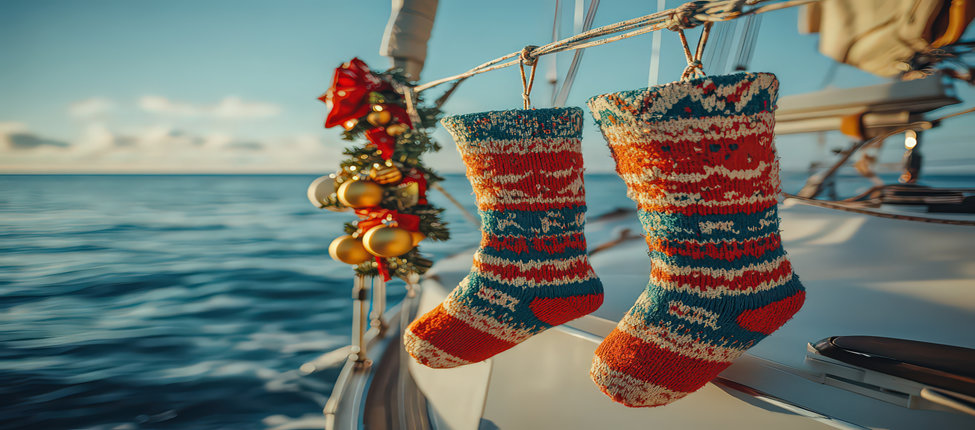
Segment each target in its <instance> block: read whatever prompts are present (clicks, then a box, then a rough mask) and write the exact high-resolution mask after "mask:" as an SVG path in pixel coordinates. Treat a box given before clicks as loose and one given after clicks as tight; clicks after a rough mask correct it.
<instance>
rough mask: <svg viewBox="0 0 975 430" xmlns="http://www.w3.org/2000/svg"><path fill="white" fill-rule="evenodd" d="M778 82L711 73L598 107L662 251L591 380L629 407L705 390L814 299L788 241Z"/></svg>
mask: <svg viewBox="0 0 975 430" xmlns="http://www.w3.org/2000/svg"><path fill="white" fill-rule="evenodd" d="M777 90H778V81H777V80H776V78H775V76H774V75H771V74H768V73H755V74H753V73H745V74H735V75H727V76H716V77H705V78H699V79H694V80H691V81H687V82H675V83H671V84H667V85H661V86H656V87H652V88H647V89H642V90H636V91H625V92H620V93H613V94H606V95H602V96H597V97H594V98H592V99H590V100H589V107H590V109H591V110H592V114H593V116H594V117H595V118H596V122H597V123H598V124H599V126H600V128H601V130H602V132H603V135H604V136H605V138H606V140H607V142H608V143H609V147H610V150H611V151H612V154H613V158H615V159H616V171H617V172H618V173H619V174H620V176H622V178H623V181H624V182H626V185H627V189H628V195H629V197H630V198H632V199H633V200H635V201H636V203H637V206H638V208H639V210H640V212H639V216H640V221H641V222H642V224H643V227H644V230H645V231H646V235H647V244H648V245H649V247H650V260H651V264H652V269H651V273H650V284H649V285H648V286H647V289H646V290H645V291H644V292H643V294H642V295H641V296H640V298H639V299H638V300H637V302H636V304H635V305H634V306H633V308H631V309H630V311H629V312H628V313H627V314H626V316H625V317H624V318H623V319H622V320H621V321H620V322H619V324H618V325H617V327H616V329H614V330H613V332H612V333H611V334H610V335H609V336H607V337H606V339H605V340H604V341H603V343H602V344H601V345H599V348H597V350H596V355H595V358H594V360H593V365H592V369H591V371H590V374H591V376H592V378H593V380H594V381H595V382H596V384H597V385H599V387H600V389H602V391H603V392H604V393H606V394H607V395H609V396H610V397H612V398H613V400H615V401H617V402H620V403H623V404H625V405H627V406H632V407H637V406H659V405H664V404H667V403H670V402H673V401H675V400H677V399H680V398H681V397H684V396H686V395H687V394H689V393H691V392H693V391H695V390H697V389H699V388H701V387H702V386H704V384H706V383H707V382H708V381H710V380H711V379H713V378H714V377H715V376H717V375H718V373H720V372H721V371H722V370H724V369H725V368H726V367H728V365H730V364H731V362H732V360H734V359H735V358H737V357H739V356H740V355H741V354H742V353H744V351H745V350H746V349H748V348H750V347H752V346H754V345H755V344H756V343H758V341H760V340H761V339H763V338H764V337H765V336H767V335H769V334H771V333H772V332H773V331H775V330H776V329H778V328H779V327H780V326H781V325H782V324H784V323H785V322H786V321H788V320H789V319H790V318H791V317H792V315H793V314H795V313H796V312H797V311H798V310H799V308H800V307H802V304H803V300H804V298H805V289H804V288H803V287H802V285H801V284H800V282H799V278H798V277H797V276H796V275H795V274H794V273H793V270H792V266H791V265H790V263H789V260H788V258H787V257H786V253H785V251H784V250H783V249H782V246H781V243H780V238H779V217H778V213H777V209H776V204H777V198H778V194H779V165H778V161H777V159H776V152H775V146H774V144H773V142H772V136H773V127H774V125H775V116H774V113H773V111H774V109H775V100H776V96H777Z"/></svg>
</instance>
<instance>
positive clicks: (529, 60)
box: [518, 45, 538, 109]
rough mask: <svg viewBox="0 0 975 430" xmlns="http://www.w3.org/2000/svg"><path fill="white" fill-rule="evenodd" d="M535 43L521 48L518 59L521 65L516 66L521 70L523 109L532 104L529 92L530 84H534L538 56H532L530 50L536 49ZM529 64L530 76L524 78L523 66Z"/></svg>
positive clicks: (530, 91) (530, 90)
mask: <svg viewBox="0 0 975 430" xmlns="http://www.w3.org/2000/svg"><path fill="white" fill-rule="evenodd" d="M537 48H538V47H537V46H535V45H528V46H526V47H525V48H524V49H522V50H521V56H520V59H519V61H520V62H521V65H520V66H518V70H519V71H521V89H522V94H521V98H523V99H524V100H525V109H528V108H529V107H530V106H531V104H532V99H531V93H532V85H534V84H535V68H536V67H537V66H538V58H537V57H533V56H532V55H531V52H532V50H533V49H537ZM526 65H528V66H531V77H529V78H528V79H525V66H526Z"/></svg>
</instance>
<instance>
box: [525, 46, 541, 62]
mask: <svg viewBox="0 0 975 430" xmlns="http://www.w3.org/2000/svg"><path fill="white" fill-rule="evenodd" d="M536 49H538V46H536V45H528V46H525V48H524V49H522V50H521V63H522V64H523V65H526V66H534V65H535V63H537V62H538V57H535V56H532V51H534V50H536Z"/></svg>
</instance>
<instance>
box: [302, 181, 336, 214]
mask: <svg viewBox="0 0 975 430" xmlns="http://www.w3.org/2000/svg"><path fill="white" fill-rule="evenodd" d="M334 193H335V177H334V175H325V176H322V177H320V178H318V179H315V180H314V181H312V182H311V185H308V201H310V202H311V204H313V205H315V207H317V208H319V209H321V208H324V207H325V206H326V205H328V204H329V196H331V195H332V194H334Z"/></svg>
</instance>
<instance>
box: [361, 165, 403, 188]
mask: <svg viewBox="0 0 975 430" xmlns="http://www.w3.org/2000/svg"><path fill="white" fill-rule="evenodd" d="M369 179H372V180H373V181H376V183H379V184H395V183H397V182H399V181H400V180H401V179H403V173H402V172H400V171H399V169H397V168H396V166H384V165H382V164H376V165H375V166H372V170H371V171H369Z"/></svg>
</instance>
